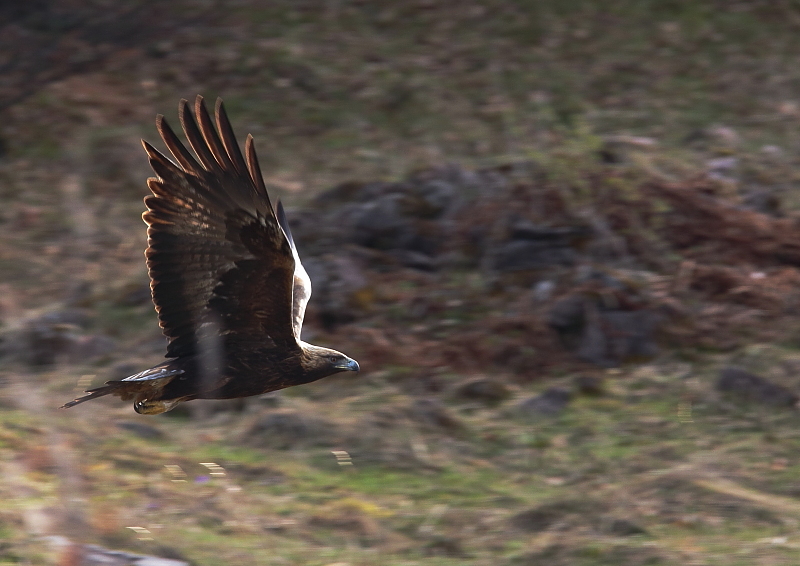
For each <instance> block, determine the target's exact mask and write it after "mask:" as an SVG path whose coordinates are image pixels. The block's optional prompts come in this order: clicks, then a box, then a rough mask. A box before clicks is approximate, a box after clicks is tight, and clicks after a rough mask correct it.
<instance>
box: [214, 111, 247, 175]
mask: <svg viewBox="0 0 800 566" xmlns="http://www.w3.org/2000/svg"><path fill="white" fill-rule="evenodd" d="M214 115H215V116H216V118H217V130H219V135H220V136H221V137H222V145H224V146H225V151H227V152H228V156H229V157H230V158H231V161H232V162H233V166H234V168H235V169H236V171H237V172H238V173H239V174H240V175H246V174H247V164H245V162H244V157H243V156H242V150H241V149H239V143H238V142H237V141H236V136H235V135H234V133H233V127H232V126H231V121H230V120H229V119H228V113H227V112H225V105H224V104H223V103H222V99H221V98H217V104H216V106H215V108H214Z"/></svg>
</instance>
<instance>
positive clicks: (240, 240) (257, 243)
mask: <svg viewBox="0 0 800 566" xmlns="http://www.w3.org/2000/svg"><path fill="white" fill-rule="evenodd" d="M194 113H195V116H196V118H197V121H196V122H195V119H194V118H193V117H192V113H191V112H190V110H189V103H188V102H187V101H186V100H182V101H181V103H180V106H179V117H180V121H181V126H182V127H183V131H184V132H185V134H186V139H187V140H188V141H189V145H190V146H191V147H192V149H193V150H194V152H195V154H196V156H197V158H195V157H194V156H193V155H192V154H191V153H190V152H189V151H188V150H187V149H186V147H185V146H184V145H183V144H182V143H181V142H180V140H179V139H178V137H177V136H176V135H175V133H174V132H173V131H172V129H171V128H170V127H169V126H168V125H167V122H166V120H165V119H164V117H163V116H161V115H159V116H158V117H157V118H156V126H157V128H158V132H159V134H160V135H161V138H162V139H163V140H164V143H165V144H166V146H167V148H169V151H170V152H171V153H172V155H173V157H174V158H175V161H176V162H177V164H176V163H173V162H172V161H170V160H169V159H167V158H166V157H165V156H164V155H163V154H161V153H160V152H159V151H158V150H156V149H155V148H154V147H153V146H151V145H150V144H149V143H147V142H146V141H142V143H143V145H144V149H145V151H146V152H147V155H148V157H149V158H150V166H151V167H152V168H153V171H155V174H156V175H157V177H155V178H150V179H148V180H147V185H148V187H149V188H150V190H151V191H152V193H153V194H152V195H148V196H147V197H146V198H145V199H144V202H145V205H146V206H147V211H146V212H145V213H144V214H143V215H142V218H143V219H144V221H145V222H146V223H147V226H148V229H147V236H148V240H147V243H148V247H147V250H146V252H145V256H146V257H147V268H148V271H149V274H150V289H151V292H152V296H153V303H154V304H155V307H156V312H158V320H159V325H160V326H161V328H162V329H163V332H164V334H165V335H166V336H167V338H168V340H169V344H168V346H167V354H166V357H167V358H169V360H168V361H166V362H164V363H162V364H159V365H157V366H155V367H152V368H150V369H147V370H145V371H143V372H141V373H137V374H136V375H132V376H130V377H126V378H125V379H122V380H115V381H109V382H107V383H106V384H105V385H104V386H103V387H98V388H96V389H90V390H88V391H86V393H87V395H84V396H83V397H79V398H78V399H75V400H74V401H70V402H69V403H67V404H65V405H64V406H63V408H67V407H72V406H74V405H77V404H78V403H82V402H84V401H88V400H89V399H95V398H97V397H102V396H103V395H109V394H112V395H117V396H119V397H121V398H122V399H123V400H131V399H132V400H133V408H134V409H135V410H136V412H137V413H142V414H147V415H154V414H158V413H163V412H165V411H169V410H170V409H172V408H173V407H175V406H176V405H177V404H178V403H181V402H183V401H190V400H192V399H231V398H235V397H247V396H250V395H259V394H261V393H266V392H268V391H275V390H277V389H283V388H285V387H290V386H292V385H300V384H302V383H310V382H312V381H316V380H318V379H321V378H323V377H326V376H328V375H332V374H334V373H338V372H341V371H358V369H359V367H358V362H356V361H355V360H353V359H351V358H349V357H347V356H345V355H344V354H342V353H341V352H337V351H336V350H330V349H328V348H322V347H319V346H313V345H311V344H307V343H305V342H303V341H302V340H301V339H300V329H301V327H302V325H303V316H304V314H305V310H306V304H307V303H308V299H309V297H310V295H311V280H310V279H309V277H308V274H307V273H306V270H305V269H304V268H303V265H302V264H301V263H300V258H299V257H298V255H297V248H296V247H295V244H294V240H293V239H292V233H291V231H290V230H289V224H288V223H287V221H286V215H285V214H284V211H283V206H282V205H281V204H280V203H278V207H277V209H275V208H273V206H272V203H271V202H270V199H269V195H268V194H267V188H266V186H265V185H264V180H263V178H262V177H261V170H260V168H259V165H258V160H257V158H256V152H255V148H254V146H253V137H252V136H247V142H246V143H245V152H244V155H242V152H241V151H240V149H239V145H238V143H237V142H236V138H235V137H234V135H233V129H232V127H231V124H230V122H229V120H228V116H227V114H226V113H225V108H224V107H223V105H222V101H221V100H219V99H218V100H217V104H216V111H215V115H216V123H217V126H216V129H215V128H214V125H213V124H212V121H211V117H210V116H209V114H208V110H206V107H205V103H204V102H203V98H202V97H201V96H198V97H197V100H196V101H195V107H194Z"/></svg>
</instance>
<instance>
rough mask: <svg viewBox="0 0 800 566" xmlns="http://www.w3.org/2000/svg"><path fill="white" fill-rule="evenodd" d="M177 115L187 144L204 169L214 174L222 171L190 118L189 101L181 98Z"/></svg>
mask: <svg viewBox="0 0 800 566" xmlns="http://www.w3.org/2000/svg"><path fill="white" fill-rule="evenodd" d="M178 116H179V117H180V120H181V126H182V127H183V132H184V133H185V134H186V139H187V140H188V141H189V145H190V146H192V149H193V150H194V152H195V153H196V154H197V157H198V158H199V159H200V163H202V164H203V167H205V169H206V171H209V172H212V173H215V174H219V173H221V172H222V171H221V169H220V166H219V164H218V163H217V161H216V160H215V159H214V156H213V155H212V154H211V151H210V150H209V149H208V144H206V141H205V140H204V139H203V134H201V133H200V130H199V129H198V127H197V124H196V123H195V121H194V118H192V113H191V111H190V110H189V102H188V101H187V100H186V99H183V100H181V103H180V106H179V108H178Z"/></svg>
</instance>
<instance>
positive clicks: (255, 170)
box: [244, 134, 275, 214]
mask: <svg viewBox="0 0 800 566" xmlns="http://www.w3.org/2000/svg"><path fill="white" fill-rule="evenodd" d="M244 152H245V155H246V156H247V168H248V170H249V171H250V179H251V180H252V181H253V185H254V186H255V188H256V191H257V192H258V193H259V196H260V197H261V198H263V199H264V200H265V201H266V203H267V204H268V205H269V209H270V211H271V212H272V213H273V214H275V209H273V208H272V201H270V200H269V193H267V186H266V185H265V184H264V177H262V176H261V167H260V166H259V165H258V157H257V156H256V146H255V143H254V142H253V136H251V135H250V134H247V141H245V144H244Z"/></svg>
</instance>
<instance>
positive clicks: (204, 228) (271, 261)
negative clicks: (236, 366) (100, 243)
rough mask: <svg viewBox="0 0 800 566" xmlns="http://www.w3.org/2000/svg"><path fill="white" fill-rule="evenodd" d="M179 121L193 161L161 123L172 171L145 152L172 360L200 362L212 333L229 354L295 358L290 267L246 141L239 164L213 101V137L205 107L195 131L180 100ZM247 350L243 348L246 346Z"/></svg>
mask: <svg viewBox="0 0 800 566" xmlns="http://www.w3.org/2000/svg"><path fill="white" fill-rule="evenodd" d="M179 113H180V121H181V125H182V126H183V131H184V132H185V134H186V138H187V140H188V142H189V145H190V146H191V147H192V149H193V150H194V152H195V154H196V156H197V157H196V158H195V156H193V155H192V154H191V153H190V152H189V151H188V150H187V149H186V147H184V145H183V144H182V143H181V142H180V141H179V140H178V138H177V136H176V135H175V133H174V132H173V131H172V129H170V127H169V126H168V125H167V122H166V120H164V117H163V116H159V117H158V119H157V122H156V124H157V126H158V131H159V133H160V134H161V137H162V139H163V140H164V143H165V144H166V146H167V148H168V149H169V151H170V152H171V153H172V155H173V156H174V159H175V160H176V162H177V165H176V164H175V163H173V162H172V161H170V160H169V159H167V158H166V157H164V155H163V154H161V153H160V152H158V151H157V150H156V149H154V148H153V147H152V146H151V145H150V144H148V143H147V142H143V144H144V147H145V150H146V151H147V154H148V156H149V157H150V165H151V166H152V167H153V171H155V173H156V175H157V178H151V179H149V180H148V186H149V187H150V190H151V191H152V192H153V194H152V195H151V196H148V197H146V198H145V204H146V205H147V212H145V213H144V214H143V215H142V217H143V218H144V221H145V222H146V223H147V224H148V226H149V228H148V230H147V235H148V248H147V251H146V252H145V254H146V256H147V267H148V270H149V273H150V280H151V283H150V286H151V289H152V294H153V302H154V303H155V306H156V311H157V312H158V318H159V324H160V326H161V328H162V329H163V331H164V334H165V335H166V336H167V337H168V338H169V346H168V348H167V357H168V358H178V357H184V356H193V355H197V354H199V353H200V351H199V350H201V349H203V348H202V347H201V348H198V343H199V342H200V343H202V342H203V341H204V340H205V339H207V337H208V335H209V333H210V334H212V335H214V336H220V337H221V339H224V343H225V345H226V347H227V348H229V349H230V348H235V347H236V345H237V344H241V345H253V344H256V345H262V346H264V347H273V348H283V349H287V350H289V349H293V348H297V343H296V341H295V339H294V332H293V330H294V329H293V327H294V324H295V321H294V317H293V306H292V296H293V293H292V287H293V284H294V278H295V258H294V254H293V250H292V246H291V245H290V243H289V241H288V240H287V237H286V236H285V235H284V231H283V229H282V228H281V226H280V225H279V223H278V219H277V218H276V216H275V212H274V210H273V207H272V205H271V203H270V200H269V196H268V194H267V190H266V187H265V185H264V181H263V179H262V177H261V171H260V168H259V166H258V161H257V159H256V153H255V149H254V147H253V140H252V137H250V136H248V138H247V143H246V144H245V155H244V156H243V155H242V153H241V151H240V150H239V146H238V144H237V142H236V139H235V137H234V135H233V130H232V128H231V125H230V122H229V121H228V117H227V115H226V113H225V109H224V108H223V106H222V102H221V101H220V100H217V105H216V113H215V114H216V123H217V129H215V128H214V125H213V124H212V121H211V118H210V116H209V114H208V111H207V110H206V108H205V104H204V103H203V99H202V97H199V96H198V97H197V101H196V103H195V115H196V116H197V123H196V122H195V120H194V118H193V117H192V114H191V112H190V111H189V105H188V103H187V102H186V101H185V100H183V101H181V104H180V107H179ZM243 347H244V346H243Z"/></svg>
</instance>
